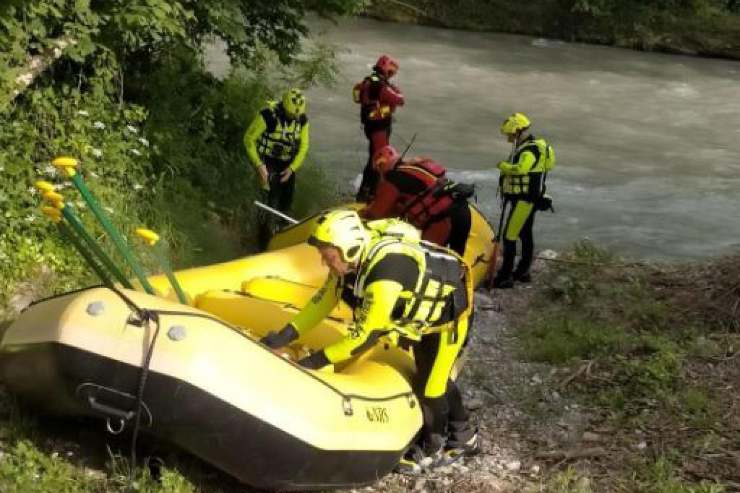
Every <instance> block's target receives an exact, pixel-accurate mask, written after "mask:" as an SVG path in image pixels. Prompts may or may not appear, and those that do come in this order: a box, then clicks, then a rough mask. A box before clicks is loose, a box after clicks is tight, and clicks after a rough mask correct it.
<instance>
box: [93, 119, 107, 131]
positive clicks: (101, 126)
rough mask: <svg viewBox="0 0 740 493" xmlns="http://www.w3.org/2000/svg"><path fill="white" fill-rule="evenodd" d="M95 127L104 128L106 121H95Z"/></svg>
mask: <svg viewBox="0 0 740 493" xmlns="http://www.w3.org/2000/svg"><path fill="white" fill-rule="evenodd" d="M93 128H97V129H98V130H103V129H104V128H105V123H103V122H100V121H98V122H95V123H93Z"/></svg>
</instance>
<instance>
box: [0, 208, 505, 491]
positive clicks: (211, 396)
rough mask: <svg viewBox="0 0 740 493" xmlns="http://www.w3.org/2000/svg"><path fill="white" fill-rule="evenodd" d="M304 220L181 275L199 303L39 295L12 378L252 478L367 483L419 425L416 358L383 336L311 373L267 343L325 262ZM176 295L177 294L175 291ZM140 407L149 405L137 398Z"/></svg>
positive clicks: (17, 342)
mask: <svg viewBox="0 0 740 493" xmlns="http://www.w3.org/2000/svg"><path fill="white" fill-rule="evenodd" d="M473 224H474V226H473V227H474V231H473V232H472V233H471V241H469V244H468V245H469V248H468V250H469V252H467V251H466V255H465V257H466V259H467V260H468V261H470V262H471V264H473V263H475V265H474V269H473V271H474V273H475V277H476V280H477V281H478V282H479V281H480V280H481V279H482V275H483V273H484V272H485V266H486V261H487V260H488V257H489V255H490V253H491V252H490V251H491V246H492V238H493V231H492V230H491V228H490V226H488V224H487V223H486V222H485V220H484V219H483V218H482V216H481V215H480V214H479V213H477V212H476V213H475V214H474V223H473ZM310 227H311V220H307V221H305V222H303V223H301V224H299V225H297V226H295V227H293V228H289V229H288V230H286V231H285V232H283V233H281V234H279V235H278V236H277V237H276V238H275V239H274V240H273V242H272V245H271V247H272V250H270V251H268V252H266V253H263V254H260V255H255V256H252V257H247V258H244V259H239V260H234V261H232V262H226V263H223V264H218V265H213V266H209V267H199V268H195V269H188V270H184V271H180V272H177V273H176V276H177V278H178V279H179V281H180V283H181V284H182V287H183V289H184V290H185V292H186V293H187V295H188V298H189V299H190V300H191V303H190V305H191V306H185V305H182V304H179V303H176V302H174V301H172V300H174V293H172V292H171V289H170V287H169V285H168V284H167V283H166V280H165V279H164V278H163V277H161V276H154V277H152V278H151V281H152V284H153V285H154V286H155V288H156V289H157V290H158V292H160V293H161V295H162V296H161V297H155V296H150V295H147V294H144V293H141V292H137V291H131V290H111V289H107V288H89V289H85V290H81V291H78V292H74V293H69V294H66V295H62V296H58V297H54V298H50V299H47V300H43V301H40V302H38V303H36V304H34V305H32V306H31V307H29V308H28V309H27V310H25V311H24V313H23V314H21V316H20V317H19V319H18V320H17V321H16V322H15V323H13V324H12V325H11V326H10V327H9V328H8V330H7V331H6V333H5V335H4V337H3V340H2V344H1V345H0V376H1V377H2V379H3V381H4V382H5V384H6V385H7V386H8V388H9V389H10V390H11V391H12V392H14V393H16V394H17V395H19V396H21V397H22V398H23V399H25V400H27V401H30V402H31V403H33V404H35V405H36V406H38V407H39V408H41V409H44V410H46V411H48V412H51V413H55V414H60V415H72V416H94V417H99V418H101V419H102V420H103V422H105V423H106V427H107V429H108V430H109V431H110V432H112V433H120V432H122V431H127V432H128V431H130V430H131V429H132V428H133V427H134V423H136V422H137V410H139V411H138V421H139V423H140V430H141V432H144V433H148V434H151V435H154V436H155V437H158V438H161V439H165V440H168V441H170V442H172V443H174V444H176V445H178V446H180V447H182V448H183V449H185V450H187V451H189V452H191V453H193V454H194V455H196V456H198V457H200V458H202V459H204V460H205V461H207V462H209V463H211V464H213V465H214V466H216V467H218V468H220V469H222V470H223V471H225V472H227V473H228V474H230V475H232V476H234V477H236V478H237V479H239V480H240V481H242V482H244V483H247V484H250V485H252V486H256V487H260V488H266V489H273V490H283V491H286V490H306V489H322V488H337V487H357V486H361V485H366V484H370V483H372V482H374V481H375V480H376V479H377V478H379V477H381V476H383V475H384V474H386V473H388V472H390V471H391V470H392V469H393V467H394V466H395V464H396V463H397V462H398V460H399V458H400V456H401V454H402V453H403V452H404V450H405V448H406V447H407V446H408V444H409V443H410V442H411V441H412V440H413V438H414V436H415V434H416V433H417V431H418V430H419V428H420V426H421V423H422V416H421V410H420V406H419V404H418V401H417V399H416V397H415V396H414V394H413V392H412V390H411V387H410V384H409V381H410V379H411V377H412V376H413V373H414V371H415V368H414V362H413V355H412V354H410V353H409V352H407V351H405V350H402V349H400V348H397V347H395V346H393V345H391V344H384V343H382V342H381V343H379V344H377V345H376V346H375V348H374V349H373V350H371V351H369V352H367V353H365V354H363V355H362V356H360V357H358V358H356V359H354V360H352V361H350V362H348V363H346V364H344V365H343V366H341V367H337V368H332V369H331V370H327V369H324V370H321V371H311V370H305V369H303V368H301V367H300V366H298V365H296V364H295V363H293V362H292V361H291V360H290V359H286V358H283V357H280V356H278V355H276V354H274V353H273V352H271V351H269V350H268V349H267V348H265V347H264V346H262V345H261V344H259V343H258V342H256V340H257V339H258V338H259V337H260V336H262V335H264V334H266V333H267V332H269V331H270V330H275V329H278V328H280V327H282V326H283V325H284V324H285V323H286V322H287V321H288V320H289V319H290V318H291V317H292V316H293V315H294V314H295V313H296V311H297V310H298V307H300V306H301V305H302V304H303V303H305V301H306V300H307V299H308V298H309V297H310V296H311V295H312V294H313V292H314V291H315V289H316V287H317V286H319V285H320V284H321V282H322V281H323V279H324V278H325V276H326V274H327V272H326V270H325V268H324V267H323V266H322V265H321V262H320V260H319V257H318V254H317V252H316V250H315V249H314V248H312V247H309V246H308V245H307V244H305V243H301V241H302V240H304V239H305V237H306V236H307V233H308V231H310ZM167 298H169V299H167ZM350 318H351V313H350V311H349V309H348V308H347V307H346V306H339V307H338V308H337V309H335V311H334V312H333V313H332V316H331V317H330V319H328V320H326V321H324V322H323V323H322V324H321V326H320V327H317V328H316V329H315V330H313V331H312V332H310V333H309V334H308V335H307V336H306V337H305V338H303V339H302V340H300V341H298V344H296V345H294V346H292V347H291V348H289V350H288V351H289V352H291V353H293V354H292V356H295V357H299V356H301V354H299V353H303V354H305V352H306V351H310V350H312V349H317V348H320V347H323V346H324V345H326V344H328V343H331V342H332V341H335V340H337V339H339V338H341V337H342V336H343V335H344V333H345V331H346V322H347V321H348V320H349V319H350ZM139 404H140V405H139Z"/></svg>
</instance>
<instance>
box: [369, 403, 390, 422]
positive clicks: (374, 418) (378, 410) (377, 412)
mask: <svg viewBox="0 0 740 493" xmlns="http://www.w3.org/2000/svg"><path fill="white" fill-rule="evenodd" d="M365 414H366V415H367V419H368V421H370V422H371V423H384V424H385V423H389V422H390V417H389V416H388V410H387V409H386V408H384V407H368V408H367V410H366V411H365Z"/></svg>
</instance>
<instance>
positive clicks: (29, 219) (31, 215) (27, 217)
mask: <svg viewBox="0 0 740 493" xmlns="http://www.w3.org/2000/svg"><path fill="white" fill-rule="evenodd" d="M23 220H24V221H26V222H27V223H32V222H34V221H35V220H36V216H34V215H33V214H29V215H27V216H26V217H24V218H23Z"/></svg>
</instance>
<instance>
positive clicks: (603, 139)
mask: <svg viewBox="0 0 740 493" xmlns="http://www.w3.org/2000/svg"><path fill="white" fill-rule="evenodd" d="M311 27H312V29H313V31H314V33H315V34H314V36H315V37H316V38H317V39H321V40H324V41H328V42H331V43H334V44H336V45H337V46H338V47H339V48H340V52H339V53H340V55H339V64H340V68H341V75H340V78H339V81H338V84H337V86H336V87H334V88H316V89H312V90H311V91H310V92H309V117H310V119H311V130H312V135H311V139H312V140H311V156H312V158H313V160H314V161H315V162H318V163H321V165H322V166H324V167H326V168H327V169H329V170H331V173H332V175H334V176H336V177H337V178H338V179H339V181H340V183H342V184H343V185H345V186H346V187H348V188H349V187H350V186H351V185H350V184H351V182H352V181H353V179H354V178H355V176H356V175H357V174H358V173H359V172H360V171H361V169H362V167H363V165H364V163H365V160H366V156H367V150H366V140H365V138H364V135H363V134H362V131H361V128H360V126H359V117H358V113H359V109H358V106H357V105H355V104H354V103H353V102H352V98H351V89H352V85H353V84H354V83H355V82H356V81H358V80H360V79H362V77H363V76H365V75H366V74H367V73H369V69H370V67H371V66H372V64H373V62H374V61H375V59H376V58H377V56H378V55H379V54H381V53H386V52H387V53H390V54H392V55H393V56H395V57H397V58H398V59H399V60H400V64H401V68H400V72H399V74H398V76H397V78H396V79H394V81H395V82H396V83H397V84H398V85H399V86H400V87H401V88H402V89H403V91H404V93H405V95H406V98H407V104H406V105H405V106H404V107H402V108H400V109H399V111H398V112H397V120H396V122H395V125H394V134H393V136H392V138H391V141H392V143H394V144H395V145H396V146H397V147H398V148H400V149H403V148H404V147H405V144H406V142H408V141H409V140H410V139H411V137H412V136H413V135H414V134H416V140H415V142H414V145H413V148H412V150H411V151H410V152H409V155H417V154H422V155H428V156H431V157H433V158H435V159H437V160H438V161H440V162H441V163H443V164H444V165H446V166H447V167H448V168H449V169H451V170H452V172H453V173H452V174H453V177H454V178H457V179H459V180H461V181H468V182H475V183H476V185H477V190H478V201H479V205H480V207H481V208H482V210H483V211H484V212H485V213H486V214H487V215H488V217H489V218H490V219H492V221H493V222H497V220H498V211H499V204H498V202H497V200H496V185H497V182H498V172H497V171H496V170H495V168H494V165H495V163H496V162H498V161H499V160H501V159H505V158H506V157H507V156H508V154H509V152H510V145H509V144H507V143H506V142H505V139H504V138H503V136H501V134H500V133H499V126H500V124H501V121H502V120H503V119H504V117H506V116H507V115H509V114H510V113H512V112H514V111H522V112H524V113H526V114H527V115H529V116H530V118H531V120H532V121H533V132H534V133H535V134H536V135H538V136H543V137H545V138H547V139H548V140H549V141H550V142H551V144H552V146H553V147H554V149H555V152H556V155H557V160H558V166H557V168H556V170H555V171H554V172H553V173H551V175H550V176H549V177H548V189H549V191H550V192H551V195H553V197H554V198H555V208H556V213H555V214H550V213H549V212H548V213H539V214H538V216H537V219H536V224H535V240H536V242H537V249H538V250H541V249H544V248H554V249H562V248H564V247H567V246H568V245H571V244H573V243H574V242H575V241H577V240H579V239H582V238H590V239H592V240H594V241H595V242H597V243H598V244H600V245H603V246H607V247H609V248H610V249H612V250H614V251H615V252H617V253H618V254H620V255H624V256H628V257H633V258H642V259H653V260H658V259H659V260H668V259H670V260H686V259H700V258H705V257H709V256H713V255H717V254H722V253H726V252H731V251H733V249H734V250H735V251H736V250H737V249H738V248H740V194H739V193H738V189H740V63H738V62H733V61H723V60H713V59H702V58H693V57H685V56H674V55H662V54H653V53H642V52H636V51H630V50H623V49H618V48H610V47H601V46H590V45H583V44H571V43H564V42H560V41H553V40H544V39H537V38H532V37H526V36H513V35H503V34H490V33H469V32H463V31H456V30H446V29H437V28H428V27H421V26H408V25H400V24H392V23H382V22H377V21H372V20H367V19H350V20H343V21H342V22H341V23H339V24H338V25H334V24H331V23H324V22H319V21H314V22H312V24H311Z"/></svg>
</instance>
